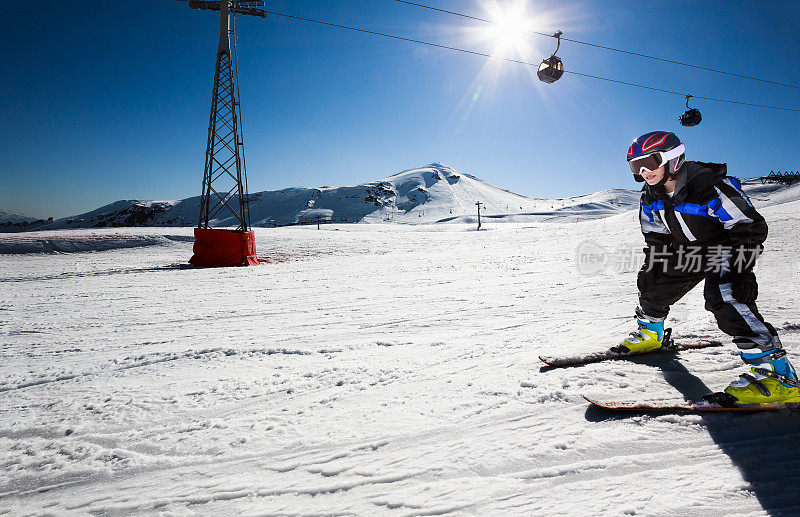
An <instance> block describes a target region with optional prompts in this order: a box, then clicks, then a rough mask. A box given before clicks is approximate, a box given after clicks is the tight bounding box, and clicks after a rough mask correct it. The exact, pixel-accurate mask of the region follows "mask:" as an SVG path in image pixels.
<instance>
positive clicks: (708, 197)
mask: <svg viewBox="0 0 800 517" xmlns="http://www.w3.org/2000/svg"><path fill="white" fill-rule="evenodd" d="M676 181H677V183H676V186H675V191H674V192H673V196H672V197H671V198H670V197H669V196H668V195H667V192H666V190H665V189H664V187H663V186H662V185H654V186H650V185H645V186H644V188H642V199H641V206H640V210H639V219H640V221H641V225H642V233H643V234H644V239H645V242H646V244H647V247H646V248H645V250H644V251H645V253H646V254H647V255H646V256H647V257H650V256H651V253H652V251H653V249H654V248H659V249H662V250H667V253H678V252H679V251H681V250H683V251H685V250H686V249H688V248H689V247H694V248H695V249H697V248H701V249H702V250H703V251H702V253H703V254H704V255H706V254H707V252H708V248H709V247H712V246H714V247H717V246H724V247H727V248H729V249H731V250H734V253H736V252H739V253H741V251H740V250H744V251H746V252H748V253H750V254H753V255H752V260H748V261H739V263H738V264H737V267H736V268H734V269H738V270H741V268H742V267H743V265H744V264H749V265H748V266H747V269H752V265H753V264H754V262H755V257H757V256H758V255H759V254H760V252H761V245H762V244H763V242H764V241H765V240H766V238H767V223H766V222H765V221H764V218H763V217H762V216H761V214H759V213H758V212H757V211H756V209H755V208H754V207H753V204H752V203H751V202H750V199H749V198H748V197H747V194H745V193H744V191H743V190H742V186H741V184H740V183H739V180H738V179H736V178H733V177H729V176H728V175H727V166H726V165H725V164H724V163H722V164H720V163H703V162H690V161H687V162H685V163H684V165H683V166H682V167H681V168H680V169H679V170H678V172H677V174H676ZM729 265H731V266H732V264H729Z"/></svg>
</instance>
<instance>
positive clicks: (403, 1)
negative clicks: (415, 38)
mask: <svg viewBox="0 0 800 517" xmlns="http://www.w3.org/2000/svg"><path fill="white" fill-rule="evenodd" d="M395 1H396V2H400V3H402V4H408V5H413V6H416V7H422V8H424V9H430V10H431V11H438V12H441V13H446V14H452V15H455V16H460V17H462V18H467V19H470V20H476V21H480V22H485V23H494V24H496V23H497V22H495V21H492V20H487V19H486V18H479V17H477V16H471V15H469V14H463V13H458V12H455V11H448V10H446V9H439V8H438V7H432V6H430V5H424V4H418V3H416V2H409V1H408V0H395ZM528 32H530V33H532V34H538V35H539V36H546V37H548V38H552V37H554V36H553V35H552V34H548V33H546V32H538V31H534V30H530V31H528ZM561 39H562V40H564V41H569V42H570V43H577V44H579V45H586V46H589V47H596V48H601V49H603V50H610V51H612V52H619V53H621V54H629V55H631V56H638V57H643V58H646V59H653V60H656V61H663V62H665V63H672V64H673V65H680V66H687V67H690V68H696V69H698V70H705V71H707V72H715V73H717V74H724V75H730V76H733V77H740V78H742V79H750V80H752V81H760V82H762V83H769V84H776V85H778V86H786V87H788V88H798V89H800V86H798V85H796V84H787V83H781V82H778V81H770V80H769V79H761V78H759V77H753V76H750V75H744V74H737V73H735V72H726V71H725V70H719V69H717V68H710V67H707V66H700V65H693V64H691V63H685V62H683V61H676V60H673V59H666V58H663V57H657V56H650V55H647V54H642V53H640V52H633V51H630V50H623V49H619V48H614V47H607V46H605V45H599V44H597V43H589V42H587V41H579V40H576V39H570V38H564V37H562V38H561Z"/></svg>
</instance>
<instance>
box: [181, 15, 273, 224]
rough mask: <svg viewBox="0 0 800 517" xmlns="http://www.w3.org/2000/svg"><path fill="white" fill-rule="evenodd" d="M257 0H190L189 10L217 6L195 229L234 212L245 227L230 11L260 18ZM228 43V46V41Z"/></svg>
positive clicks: (239, 112) (246, 212) (247, 213)
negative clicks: (215, 44) (213, 64)
mask: <svg viewBox="0 0 800 517" xmlns="http://www.w3.org/2000/svg"><path fill="white" fill-rule="evenodd" d="M263 6H264V2H263V1H262V0H190V1H189V7H191V8H192V9H201V10H210V11H219V13H220V17H219V46H218V47H217V64H216V69H215V72H214V90H213V93H212V97H211V116H210V119H209V122H208V142H207V144H206V163H205V169H204V172H203V193H202V196H201V198H200V221H199V223H198V228H209V221H211V220H213V219H215V218H217V216H218V214H219V213H220V212H221V211H222V212H223V214H224V216H229V212H230V214H233V216H234V217H235V218H236V220H237V221H238V223H239V225H238V226H239V227H238V230H239V231H241V232H246V231H248V230H249V229H250V210H249V207H248V196H247V169H246V166H245V159H244V137H243V136H242V128H241V120H242V110H241V104H240V103H239V78H238V71H237V66H236V32H235V26H236V22H235V15H236V14H244V15H248V16H258V17H261V18H265V17H266V16H267V13H266V12H265V11H264V10H263V9H260V7H263ZM231 42H233V45H231ZM226 218H227V217H226Z"/></svg>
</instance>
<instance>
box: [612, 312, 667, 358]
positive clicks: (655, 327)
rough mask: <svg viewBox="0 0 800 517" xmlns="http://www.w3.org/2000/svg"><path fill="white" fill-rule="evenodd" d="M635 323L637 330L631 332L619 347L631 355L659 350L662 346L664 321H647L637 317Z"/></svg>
mask: <svg viewBox="0 0 800 517" xmlns="http://www.w3.org/2000/svg"><path fill="white" fill-rule="evenodd" d="M636 322H637V323H638V324H639V330H637V331H636V332H631V333H630V335H629V336H628V337H627V338H625V339H624V340H623V341H622V342H620V347H622V348H624V349H627V351H628V352H631V353H636V352H649V351H651V350H658V349H659V348H661V346H662V345H663V344H664V320H661V321H649V320H648V319H645V318H642V317H637V318H636Z"/></svg>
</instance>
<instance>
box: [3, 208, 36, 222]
mask: <svg viewBox="0 0 800 517" xmlns="http://www.w3.org/2000/svg"><path fill="white" fill-rule="evenodd" d="M35 220H36V218H35V217H28V216H27V215H24V214H21V213H19V212H14V211H12V210H3V209H2V208H0V224H5V223H11V224H15V223H17V224H18V223H32V222H33V221H35Z"/></svg>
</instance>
